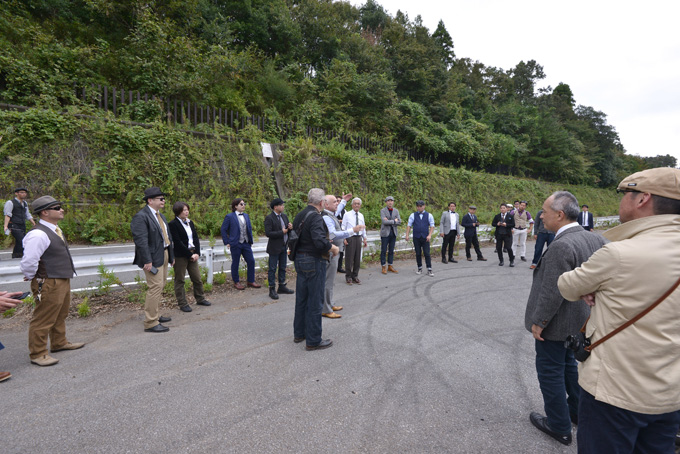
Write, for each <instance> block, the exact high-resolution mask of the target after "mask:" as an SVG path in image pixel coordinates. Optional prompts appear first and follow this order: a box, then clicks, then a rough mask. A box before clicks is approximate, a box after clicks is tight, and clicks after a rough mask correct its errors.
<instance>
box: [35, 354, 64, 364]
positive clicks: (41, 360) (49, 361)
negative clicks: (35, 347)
mask: <svg viewBox="0 0 680 454" xmlns="http://www.w3.org/2000/svg"><path fill="white" fill-rule="evenodd" d="M31 362H32V363H33V364H37V365H38V366H43V367H46V366H54V365H55V364H57V363H58V362H59V360H58V359H57V358H52V357H51V356H50V355H42V356H41V357H39V358H35V359H32V360H31Z"/></svg>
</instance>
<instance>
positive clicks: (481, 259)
mask: <svg viewBox="0 0 680 454" xmlns="http://www.w3.org/2000/svg"><path fill="white" fill-rule="evenodd" d="M477 260H478V261H480V262H486V259H485V258H484V257H481V258H478V259H477Z"/></svg>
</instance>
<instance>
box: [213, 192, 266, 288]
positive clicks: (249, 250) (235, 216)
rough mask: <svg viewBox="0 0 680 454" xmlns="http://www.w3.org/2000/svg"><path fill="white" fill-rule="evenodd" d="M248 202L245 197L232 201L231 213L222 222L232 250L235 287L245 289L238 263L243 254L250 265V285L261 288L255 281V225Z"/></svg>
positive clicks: (224, 233)
mask: <svg viewBox="0 0 680 454" xmlns="http://www.w3.org/2000/svg"><path fill="white" fill-rule="evenodd" d="M245 210H246V202H245V200H243V199H234V200H233V201H232V202H231V213H229V214H228V215H226V216H225V217H224V222H222V228H221V229H220V231H221V232H222V241H223V242H224V244H225V245H226V246H227V249H229V250H230V251H231V278H232V279H233V280H234V287H236V288H237V289H238V290H245V288H246V287H245V285H243V284H241V283H240V282H239V276H238V265H239V263H240V261H241V256H243V258H244V259H245V261H246V265H247V266H248V282H247V284H248V287H253V288H260V287H262V286H261V285H260V284H258V283H257V282H255V257H253V247H252V246H253V227H252V225H251V224H250V217H249V216H248V215H247V214H246V213H245Z"/></svg>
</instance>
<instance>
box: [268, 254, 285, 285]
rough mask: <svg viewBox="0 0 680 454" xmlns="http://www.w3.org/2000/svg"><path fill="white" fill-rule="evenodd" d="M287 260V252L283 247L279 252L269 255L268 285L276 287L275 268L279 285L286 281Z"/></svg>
mask: <svg viewBox="0 0 680 454" xmlns="http://www.w3.org/2000/svg"><path fill="white" fill-rule="evenodd" d="M287 262H288V252H287V251H286V250H285V249H284V250H283V251H281V252H280V253H279V254H276V255H274V254H270V255H269V272H268V279H269V287H270V288H274V287H276V269H277V268H278V270H279V285H283V284H285V283H286V263H287Z"/></svg>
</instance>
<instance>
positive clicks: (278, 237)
mask: <svg viewBox="0 0 680 454" xmlns="http://www.w3.org/2000/svg"><path fill="white" fill-rule="evenodd" d="M281 219H283V223H284V224H286V225H288V216H286V213H281ZM264 234H265V235H266V236H267V238H269V241H267V254H269V255H278V254H280V253H281V252H283V251H285V250H286V246H287V244H288V242H287V241H286V242H285V243H284V241H283V229H282V228H281V223H280V222H279V218H278V216H277V215H276V213H275V212H274V211H273V210H272V212H271V213H269V214H268V215H267V216H266V217H265V218H264ZM286 240H287V238H286Z"/></svg>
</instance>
